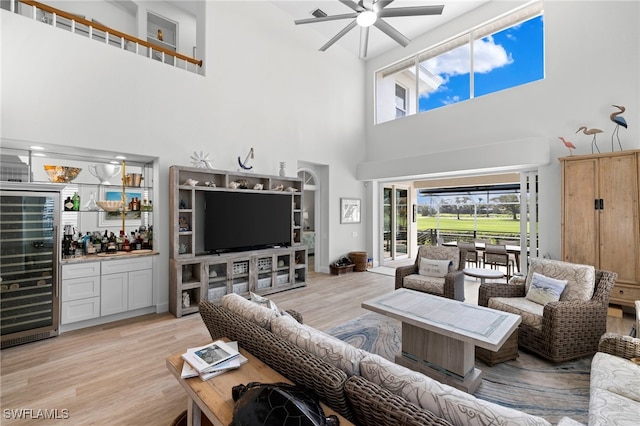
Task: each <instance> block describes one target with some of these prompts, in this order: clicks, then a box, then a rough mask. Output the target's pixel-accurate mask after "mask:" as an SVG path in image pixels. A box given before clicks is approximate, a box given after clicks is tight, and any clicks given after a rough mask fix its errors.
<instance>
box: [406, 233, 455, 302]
mask: <svg viewBox="0 0 640 426" xmlns="http://www.w3.org/2000/svg"><path fill="white" fill-rule="evenodd" d="M422 257H424V258H427V259H439V260H447V259H449V260H451V261H452V262H453V267H454V268H455V269H454V270H453V271H451V272H449V273H448V274H447V275H445V276H444V278H432V277H425V276H422V275H418V271H419V266H420V258H422ZM466 257H467V252H466V251H465V250H461V249H459V248H458V247H443V246H429V245H423V246H420V248H419V249H418V255H417V256H416V261H415V262H414V264H413V265H409V266H400V267H398V268H396V285H395V288H396V289H399V288H403V287H406V288H411V289H413V290H418V291H423V292H425V293H429V294H434V295H436V296H443V297H446V298H448V299H455V300H460V301H464V273H463V272H462V270H463V269H464V265H465V262H466ZM415 280H418V281H422V282H420V283H418V284H415V283H414V282H413V281H415Z"/></svg>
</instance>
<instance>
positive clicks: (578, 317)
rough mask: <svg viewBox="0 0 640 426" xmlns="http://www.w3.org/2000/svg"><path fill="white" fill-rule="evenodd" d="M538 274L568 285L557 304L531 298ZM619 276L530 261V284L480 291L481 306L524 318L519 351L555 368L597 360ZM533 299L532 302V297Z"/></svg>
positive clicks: (522, 282)
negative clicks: (579, 360)
mask: <svg viewBox="0 0 640 426" xmlns="http://www.w3.org/2000/svg"><path fill="white" fill-rule="evenodd" d="M534 273H538V274H541V275H543V276H545V277H549V278H553V279H556V280H566V286H565V288H564V290H563V291H562V292H561V294H560V295H559V296H558V297H559V300H558V301H549V302H547V303H545V304H541V303H537V302H534V301H533V300H531V299H530V298H528V297H527V296H528V295H530V293H529V292H530V288H531V287H532V286H533V287H534V289H535V287H536V285H535V284H534V285H532V282H534V278H533V274H534ZM616 277H617V274H616V273H615V272H609V271H601V270H598V269H595V268H594V267H593V266H588V265H578V264H573V263H568V262H562V261H558V260H549V259H538V258H536V259H531V262H530V266H529V270H528V272H527V277H526V280H516V281H515V282H511V283H485V284H481V285H480V290H479V292H478V305H480V306H487V307H489V308H493V309H498V310H502V311H505V312H511V313H513V314H517V315H520V316H521V317H522V323H521V324H520V326H519V328H518V346H520V347H521V348H524V349H527V350H530V351H532V352H534V353H536V354H538V355H540V356H542V357H544V358H547V359H549V360H551V361H553V362H563V361H568V360H571V359H574V358H580V357H583V356H587V355H592V354H594V353H595V352H596V351H597V350H598V342H599V341H600V337H601V336H602V335H603V334H604V333H605V332H606V329H607V310H608V307H609V295H610V293H611V289H612V288H613V284H614V283H615V280H616ZM529 297H530V296H529Z"/></svg>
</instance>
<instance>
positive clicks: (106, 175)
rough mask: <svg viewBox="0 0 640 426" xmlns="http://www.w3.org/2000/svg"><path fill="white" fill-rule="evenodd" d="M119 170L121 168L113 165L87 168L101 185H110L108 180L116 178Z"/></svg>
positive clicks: (98, 165) (97, 165)
mask: <svg viewBox="0 0 640 426" xmlns="http://www.w3.org/2000/svg"><path fill="white" fill-rule="evenodd" d="M121 170H122V168H121V166H117V165H115V164H96V165H91V166H89V173H91V174H92V175H93V176H95V177H97V178H98V180H99V181H100V184H101V185H111V182H109V180H110V179H111V178H112V177H115V176H117V175H118V174H119V173H120V171H121Z"/></svg>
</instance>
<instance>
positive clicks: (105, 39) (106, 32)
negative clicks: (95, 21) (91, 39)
mask: <svg viewBox="0 0 640 426" xmlns="http://www.w3.org/2000/svg"><path fill="white" fill-rule="evenodd" d="M104 42H105V43H106V44H109V31H105V32H104Z"/></svg>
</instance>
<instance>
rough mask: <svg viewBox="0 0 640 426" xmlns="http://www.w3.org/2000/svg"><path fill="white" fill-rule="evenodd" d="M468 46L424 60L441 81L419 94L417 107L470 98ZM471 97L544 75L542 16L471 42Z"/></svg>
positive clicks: (429, 106) (436, 106)
mask: <svg viewBox="0 0 640 426" xmlns="http://www.w3.org/2000/svg"><path fill="white" fill-rule="evenodd" d="M469 50H470V49H469V46H468V45H465V46H461V47H460V48H458V49H454V50H452V51H450V52H447V53H445V54H442V55H440V56H437V57H435V58H432V59H429V60H427V61H425V62H424V63H423V65H425V66H426V67H427V68H428V69H429V70H430V71H431V72H432V73H434V74H436V75H438V76H439V77H440V78H441V79H442V80H443V82H442V84H441V85H440V86H439V87H438V88H437V89H436V90H435V91H433V92H431V93H429V94H427V95H423V96H421V97H420V111H426V110H429V109H434V108H439V107H441V106H444V105H449V104H451V103H456V102H460V101H463V100H466V99H469V98H470V96H469V86H470V83H469ZM474 68H475V75H474V84H475V94H474V97H478V96H482V95H485V94H488V93H493V92H496V91H499V90H502V89H505V88H509V87H514V86H518V85H521V84H525V83H528V82H531V81H535V80H539V79H542V78H544V34H543V17H542V16H538V17H535V18H532V19H530V20H528V21H526V22H523V23H521V24H518V25H516V26H513V27H511V28H507V29H505V30H503V31H500V32H498V33H495V34H493V35H490V36H487V37H484V38H482V39H481V40H477V41H476V43H475V46H474Z"/></svg>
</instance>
